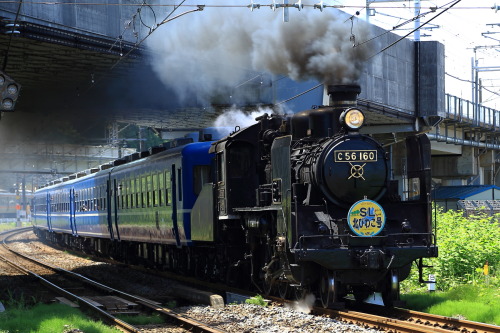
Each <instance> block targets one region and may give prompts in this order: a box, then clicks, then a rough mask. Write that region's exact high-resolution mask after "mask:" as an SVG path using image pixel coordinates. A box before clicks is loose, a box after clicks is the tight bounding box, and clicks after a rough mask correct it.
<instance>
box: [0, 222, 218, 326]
mask: <svg viewBox="0 0 500 333" xmlns="http://www.w3.org/2000/svg"><path fill="white" fill-rule="evenodd" d="M30 231H31V228H22V229H15V230H11V231H8V232H4V233H1V234H0V243H1V246H0V260H1V261H3V262H5V263H7V264H8V265H10V266H11V267H12V268H14V269H16V270H18V271H19V272H22V273H23V274H26V275H30V276H32V277H34V278H36V279H37V280H38V281H40V283H41V284H43V285H44V286H45V287H47V288H48V289H50V290H51V291H52V292H54V293H56V294H59V295H61V296H62V297H64V299H63V300H66V299H67V300H69V301H70V302H73V303H74V302H76V303H78V305H79V306H82V307H85V308H86V309H88V310H90V311H91V312H93V313H94V314H95V315H97V316H99V317H100V318H102V319H103V320H104V321H105V322H107V323H108V324H111V325H114V326H116V327H118V328H119V329H121V330H122V331H124V332H140V329H139V328H137V327H135V326H133V325H130V324H128V323H126V322H125V321H123V320H121V319H119V318H117V317H116V315H115V314H118V313H119V314H127V313H136V312H137V310H136V309H131V308H132V307H135V306H140V307H142V308H144V309H147V310H148V311H150V312H157V313H159V314H161V315H162V316H164V317H167V320H168V321H169V322H174V323H175V324H176V325H178V326H179V327H183V328H184V329H186V331H191V332H207V333H222V332H224V331H222V330H219V329H217V328H214V327H210V325H207V324H205V323H203V322H200V321H198V320H195V319H192V318H189V317H187V316H185V315H182V314H179V313H176V312H175V311H172V310H171V309H168V308H165V307H163V306H161V304H160V303H158V302H155V301H152V300H149V299H146V298H143V297H140V296H135V295H131V294H129V293H125V292H122V291H120V290H117V289H114V288H111V287H109V286H106V285H104V284H101V283H99V282H97V281H94V280H91V279H88V278H86V277H85V276H83V275H80V274H78V273H74V272H71V271H68V270H65V269H63V268H60V267H55V266H52V265H50V264H48V263H45V262H42V261H39V260H36V259H34V258H31V257H29V256H26V255H24V254H22V253H19V252H16V251H14V250H13V249H11V248H10V247H9V246H8V242H9V239H11V238H12V237H14V236H16V235H18V234H20V233H24V232H30ZM47 275H51V278H50V280H49V279H48V278H45V277H43V276H47ZM54 280H57V282H54ZM61 285H65V286H66V287H62V286H61ZM68 286H70V287H68ZM69 289H71V290H77V291H78V292H76V291H74V292H71V291H69ZM85 295H87V296H85ZM89 295H91V296H89ZM70 302H68V303H70Z"/></svg>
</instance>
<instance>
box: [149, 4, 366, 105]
mask: <svg viewBox="0 0 500 333" xmlns="http://www.w3.org/2000/svg"><path fill="white" fill-rule="evenodd" d="M211 4H213V3H212V2H211ZM188 8H190V7H181V8H179V9H178V10H177V11H176V12H175V14H180V13H182V12H184V11H187V10H188ZM175 14H174V15H175ZM368 35H369V31H368V25H366V24H365V23H364V22H363V21H360V20H358V19H356V18H353V19H352V20H351V19H350V16H347V15H346V14H345V13H343V12H341V11H338V10H336V9H333V8H327V9H325V10H323V11H322V12H320V11H319V10H317V9H312V8H311V7H305V8H304V9H303V10H301V11H300V12H299V11H297V10H296V9H293V8H292V9H290V21H289V22H283V20H282V15H281V10H277V11H275V12H274V11H272V10H270V9H269V7H261V9H258V10H255V11H253V12H251V11H250V10H248V9H247V8H241V7H233V8H223V7H206V8H205V9H204V10H203V11H200V12H194V13H189V14H186V15H184V16H182V17H180V18H178V19H175V20H173V21H171V22H168V23H166V24H165V25H164V26H162V27H161V28H160V29H158V30H157V31H155V33H153V34H152V35H151V36H150V37H149V38H148V39H147V45H148V46H149V48H150V49H151V50H152V51H153V52H152V53H153V54H154V56H153V59H152V63H153V67H154V69H155V71H156V72H157V73H158V75H159V77H160V78H161V80H162V81H163V82H164V83H165V84H166V85H168V86H170V87H172V88H173V89H174V90H175V91H176V93H177V94H178V95H179V97H181V98H183V97H184V98H187V97H188V96H192V94H193V93H196V94H197V96H199V97H200V96H201V97H203V96H205V97H206V96H214V95H217V94H220V93H222V92H224V93H225V94H227V93H229V94H231V89H234V88H235V87H237V86H238V85H239V84H240V83H241V82H245V81H246V80H248V79H250V78H252V77H254V76H256V75H258V74H259V73H264V72H267V73H272V74H276V75H286V76H288V77H290V78H292V79H294V80H297V81H301V80H308V79H316V80H319V81H321V82H325V83H328V84H347V83H354V82H356V81H357V79H358V77H359V75H360V73H361V71H362V68H363V64H364V60H365V59H366V55H367V51H368V48H367V47H366V45H361V46H357V47H353V44H354V41H353V39H352V36H354V38H355V41H362V40H366V39H368Z"/></svg>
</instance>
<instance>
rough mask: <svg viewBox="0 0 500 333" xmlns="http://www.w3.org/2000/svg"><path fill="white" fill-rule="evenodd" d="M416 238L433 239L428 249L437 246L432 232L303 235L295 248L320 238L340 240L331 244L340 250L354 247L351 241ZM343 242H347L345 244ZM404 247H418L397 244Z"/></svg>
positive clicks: (428, 244)
mask: <svg viewBox="0 0 500 333" xmlns="http://www.w3.org/2000/svg"><path fill="white" fill-rule="evenodd" d="M402 236H404V237H406V238H408V237H415V236H423V237H422V238H424V237H425V238H428V237H431V238H433V240H434V242H429V243H427V247H430V246H431V245H432V244H435V236H434V234H433V233H430V232H415V233H394V234H390V235H381V236H371V237H363V236H354V235H351V234H339V235H302V236H300V237H299V239H298V242H297V243H296V245H295V247H294V250H300V249H302V247H303V246H304V244H303V242H305V241H306V240H308V239H319V238H323V239H331V240H332V241H333V240H340V241H341V242H340V244H334V243H332V244H330V245H331V246H332V247H338V248H341V247H343V246H344V247H345V246H348V245H352V244H351V242H350V241H352V240H366V239H372V240H373V239H380V240H382V239H387V240H391V239H397V238H399V237H402ZM342 240H345V242H343V241H342ZM403 245H407V246H416V245H414V243H405V244H402V243H397V242H396V243H395V246H397V247H401V246H403Z"/></svg>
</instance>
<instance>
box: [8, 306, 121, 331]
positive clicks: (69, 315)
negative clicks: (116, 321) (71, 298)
mask: <svg viewBox="0 0 500 333" xmlns="http://www.w3.org/2000/svg"><path fill="white" fill-rule="evenodd" d="M6 307H7V311H5V312H3V313H0V333H14V332H16V333H64V332H68V331H70V330H71V329H80V330H82V331H83V332H85V333H116V332H120V331H118V330H117V329H114V328H111V327H109V326H106V325H104V324H103V323H102V322H96V321H92V320H90V319H88V317H87V316H85V315H84V314H82V313H81V312H80V311H79V310H78V309H74V308H71V307H69V306H67V305H63V304H51V305H45V304H38V305H36V306H34V307H32V308H25V307H22V306H19V307H14V308H9V307H8V306H6Z"/></svg>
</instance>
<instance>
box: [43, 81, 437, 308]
mask: <svg viewBox="0 0 500 333" xmlns="http://www.w3.org/2000/svg"><path fill="white" fill-rule="evenodd" d="M328 89H329V94H330V105H329V106H326V107H320V108H317V109H313V110H308V111H304V112H300V113H297V114H294V115H293V116H291V117H287V116H282V115H274V114H273V115H271V116H269V115H267V114H266V115H263V116H261V117H259V118H257V119H256V120H257V123H256V124H254V125H252V126H249V127H246V128H243V129H238V130H237V131H235V132H233V133H231V134H229V135H228V136H226V137H224V138H222V139H220V140H218V141H210V140H209V137H208V135H207V136H206V139H208V142H196V143H194V142H193V143H189V144H186V145H180V146H178V147H163V148H162V149H156V150H154V151H152V150H150V151H149V153H146V154H140V153H138V154H135V155H133V156H129V157H126V158H124V159H121V160H117V161H115V163H113V164H111V165H107V166H106V167H101V168H100V169H97V170H95V171H91V172H88V173H87V174H83V175H82V176H81V177H80V176H77V177H73V178H72V179H65V180H64V181H60V182H54V183H52V184H51V185H49V186H47V187H44V188H42V189H40V190H39V191H37V193H36V195H35V213H34V216H35V222H34V224H35V231H36V232H37V234H38V235H40V236H41V237H44V238H47V239H50V240H53V241H58V242H60V243H65V244H69V245H72V246H74V247H77V248H80V249H83V250H86V251H90V252H94V253H104V254H107V255H112V256H114V257H117V258H121V259H122V260H124V261H128V262H133V263H137V262H141V263H148V264H151V265H154V266H156V267H159V268H165V269H172V270H178V271H183V272H187V273H192V274H194V275H196V276H199V277H201V278H205V279H211V280H217V281H221V280H222V281H226V282H227V283H230V284H233V285H239V286H246V287H253V288H254V289H256V290H258V291H260V292H262V293H264V294H271V293H278V294H280V295H281V296H289V295H290V294H294V295H295V296H296V297H298V298H300V297H302V296H303V295H305V294H306V293H315V294H316V295H317V298H318V299H319V300H320V301H321V303H322V304H323V306H325V307H329V306H332V305H334V304H335V303H337V302H341V300H342V297H344V296H346V295H347V294H353V295H354V297H355V298H356V299H357V300H363V299H365V298H366V297H367V296H368V295H369V294H370V293H372V292H380V293H382V296H383V298H384V302H385V304H386V305H393V304H394V303H395V302H398V301H399V283H400V281H402V280H404V279H405V278H406V277H407V276H408V275H409V273H410V268H411V265H412V263H413V262H416V263H417V266H418V269H419V272H420V276H421V275H422V267H423V264H422V258H425V257H435V256H437V247H436V245H435V237H434V234H433V229H432V228H433V227H432V222H431V214H430V209H431V207H430V197H429V193H430V183H431V174H430V143H429V140H428V138H427V137H426V136H425V135H413V136H410V137H408V138H407V139H406V146H405V151H406V159H407V161H408V162H407V165H406V176H407V177H405V178H402V180H403V181H404V182H405V183H407V184H404V186H401V185H403V184H400V183H401V182H402V180H397V179H392V175H391V173H392V172H391V156H390V154H389V152H388V151H386V150H385V149H384V147H383V146H381V144H379V143H378V142H377V141H375V140H374V139H373V138H372V137H370V136H367V135H362V134H360V128H361V127H362V126H363V123H364V121H365V118H364V114H363V112H362V111H361V110H360V109H359V108H357V107H356V97H357V95H358V94H359V92H360V88H359V86H329V87H328ZM70 178H71V177H70ZM400 187H404V188H408V191H407V194H406V195H405V196H402V195H401V194H400V193H401V192H402V191H401V189H400Z"/></svg>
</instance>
